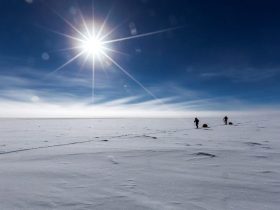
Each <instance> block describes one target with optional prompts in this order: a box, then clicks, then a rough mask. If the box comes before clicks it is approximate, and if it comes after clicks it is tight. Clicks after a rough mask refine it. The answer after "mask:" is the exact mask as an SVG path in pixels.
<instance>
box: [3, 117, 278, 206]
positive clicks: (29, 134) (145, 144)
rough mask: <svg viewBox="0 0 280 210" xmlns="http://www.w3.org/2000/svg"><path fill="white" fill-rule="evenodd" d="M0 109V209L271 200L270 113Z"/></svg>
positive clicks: (274, 147)
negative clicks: (31, 115) (38, 114)
mask: <svg viewBox="0 0 280 210" xmlns="http://www.w3.org/2000/svg"><path fill="white" fill-rule="evenodd" d="M230 120H232V121H233V122H234V125H233V126H224V125H223V124H222V120H221V118H204V119H203V118H202V119H201V123H205V122H206V123H208V124H209V125H210V128H209V129H194V125H193V119H190V118H189V119H1V120H0V209H36V210H37V209H97V210H99V209H104V210H109V209H120V210H140V209H148V210H149V209H157V210H164V209H184V210H186V209H195V210H200V209H201V210H204V209H208V210H219V209H221V210H228V209H232V210H237V209H238V210H242V209H253V210H257V209H260V210H264V209H265V210H270V209H273V210H278V209H279V206H280V161H279V160H280V139H279V136H280V135H279V130H280V125H279V121H280V120H279V119H278V117H277V116H275V117H273V118H269V117H268V116H267V117H265V116H255V117H253V116H250V117H249V118H248V117H247V118H245V117H238V118H237V117H236V118H233V119H230Z"/></svg>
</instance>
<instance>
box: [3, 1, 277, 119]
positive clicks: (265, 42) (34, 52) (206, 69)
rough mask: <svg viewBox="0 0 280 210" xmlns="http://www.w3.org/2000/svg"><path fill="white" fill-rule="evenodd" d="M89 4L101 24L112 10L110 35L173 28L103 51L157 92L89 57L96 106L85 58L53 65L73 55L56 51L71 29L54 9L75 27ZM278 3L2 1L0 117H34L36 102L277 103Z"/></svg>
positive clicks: (176, 107) (178, 107)
mask: <svg viewBox="0 0 280 210" xmlns="http://www.w3.org/2000/svg"><path fill="white" fill-rule="evenodd" d="M92 8H94V17H95V20H96V22H97V23H99V24H101V23H102V22H103V21H104V20H105V19H106V16H107V14H108V13H109V11H111V13H110V16H109V18H108V21H107V24H106V30H109V31H110V29H112V28H115V27H116V26H118V28H117V29H116V30H115V31H114V33H112V34H111V35H110V37H109V38H110V39H117V38H120V37H130V36H135V35H136V36H137V35H140V34H145V33H148V32H153V31H157V30H162V29H169V28H173V29H174V28H176V27H178V28H176V29H175V30H169V31H166V32H163V33H158V34H154V35H151V36H145V37H141V38H135V39H129V40H126V41H122V42H116V43H112V44H111V46H110V47H111V48H112V49H114V50H118V51H121V52H122V53H113V52H112V53H110V56H111V57H112V58H113V59H114V60H115V61H116V62H117V63H118V64H119V65H121V66H122V67H123V68H124V69H125V70H126V71H127V72H128V73H129V74H130V75H132V76H133V77H134V78H135V79H137V81H139V82H140V83H141V84H142V86H144V87H145V88H146V89H147V90H148V91H149V92H151V93H152V94H153V95H154V96H155V97H152V96H151V95H150V94H149V93H147V91H145V90H144V89H143V87H141V85H140V86H139V84H137V83H135V81H133V80H131V78H129V77H128V76H127V75H125V74H124V73H123V72H122V71H121V70H119V69H118V67H117V66H115V65H114V64H113V63H112V62H109V61H108V60H107V61H106V59H103V61H102V62H100V63H99V64H98V63H97V64H96V68H95V85H94V89H95V91H94V92H95V96H94V98H95V102H94V104H93V103H92V99H91V97H92V69H91V64H90V62H89V61H87V62H85V63H84V64H83V61H84V58H83V56H81V58H78V59H76V60H75V61H73V62H71V63H70V64H69V65H66V66H65V67H64V68H62V69H60V70H59V71H56V72H54V71H55V70H56V69H57V68H59V67H60V66H61V65H63V64H64V63H65V62H67V61H68V60H69V59H70V58H72V57H73V56H75V54H77V52H76V51H75V50H61V49H65V48H69V47H71V46H72V45H73V41H72V40H71V39H69V38H66V37H64V36H61V35H59V34H58V33H63V34H68V35H71V36H72V35H73V36H74V34H75V33H76V32H75V31H73V29H72V28H71V27H70V26H69V24H67V23H66V22H65V21H64V20H63V19H62V17H63V18H65V19H66V20H67V21H69V23H71V24H73V25H74V26H75V27H77V28H81V25H82V22H81V14H82V16H83V17H84V18H85V19H86V21H87V22H90V21H92V11H93V9H92ZM279 8H280V3H278V2H277V1H272V0H268V1H258V0H257V1H253V0H251V1H249V0H245V1H238V0H234V1H233V0H229V1H221V0H220V1H218V0H213V1H206V0H204V1H202V0H196V1H194V0H193V1H191V0H190V1H180V0H175V1H168V0H119V1H117V0H115V1H112V0H102V1H97V0H96V1H92V0H80V1H79V0H76V1H72V0H60V1H55V0H3V1H1V2H0V12H1V13H0V14H1V16H2V17H1V19H0V25H1V32H0V46H1V47H0V105H1V107H2V112H1V113H0V115H1V116H8V115H9V114H11V113H13V115H14V116H17V113H18V114H19V115H20V116H21V115H22V116H23V115H24V113H26V114H25V115H24V116H27V115H28V113H29V112H28V111H26V110H30V109H31V108H32V109H33V110H35V108H34V107H37V108H38V111H37V112H36V113H37V115H38V116H39V115H40V111H39V110H40V107H43V106H45V109H49V113H51V110H52V109H53V108H51V107H52V106H59V107H60V108H61V109H58V110H63V107H65V109H66V107H69V106H71V107H72V106H75V107H76V109H75V110H76V111H77V110H79V108H82V107H83V108H84V107H87V108H88V107H91V108H92V107H94V106H95V107H97V106H98V107H99V110H100V109H101V108H100V107H108V106H110V107H111V108H112V107H114V109H115V108H116V107H117V110H118V111H117V112H119V109H122V110H130V111H129V113H133V112H134V111H135V110H136V109H137V110H139V109H140V108H141V110H142V111H145V110H147V109H149V110H153V111H154V110H157V111H158V110H169V112H170V113H171V112H172V113H173V112H174V111H178V113H182V112H184V111H185V112H187V111H188V112H192V111H205V112H206V111H240V110H252V109H277V108H278V107H279V102H280V96H279V93H278V92H279V89H280V84H279V79H280V70H279V64H280V63H279V62H280V53H279V49H280V27H279V26H280V13H279V12H278V11H279ZM57 32H58V33H57ZM101 63H102V65H101ZM158 99H159V100H158ZM22 105H24V106H26V109H23V108H22V107H23V106H22ZM4 107H5V108H4ZM11 107H13V109H12V108H11ZM28 107H29V108H28ZM77 107H78V108H77ZM72 108H73V107H72ZM72 108H71V109H69V112H66V114H65V115H67V113H70V112H73V109H72ZM8 109H10V111H9V112H7V110H8ZM3 110H4V111H3ZM15 110H17V111H15ZM20 110H22V111H20ZM58 110H57V112H59V111H58ZM89 112H91V111H89ZM100 112H101V111H100ZM5 113H6V114H5ZM7 113H9V114H7ZM101 113H103V112H101ZM29 114H30V113H29ZM37 115H36V116H37ZM50 115H51V116H55V113H53V114H50ZM85 115H86V114H83V116H85ZM158 115H160V113H158ZM89 116H91V115H89Z"/></svg>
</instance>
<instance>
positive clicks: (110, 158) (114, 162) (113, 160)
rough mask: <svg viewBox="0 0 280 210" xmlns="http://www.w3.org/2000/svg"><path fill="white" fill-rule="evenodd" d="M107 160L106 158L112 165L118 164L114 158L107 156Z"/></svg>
mask: <svg viewBox="0 0 280 210" xmlns="http://www.w3.org/2000/svg"><path fill="white" fill-rule="evenodd" d="M107 158H108V159H109V160H110V161H111V162H112V163H113V164H119V162H118V161H117V160H116V159H115V157H114V156H112V155H109V156H108V157H107Z"/></svg>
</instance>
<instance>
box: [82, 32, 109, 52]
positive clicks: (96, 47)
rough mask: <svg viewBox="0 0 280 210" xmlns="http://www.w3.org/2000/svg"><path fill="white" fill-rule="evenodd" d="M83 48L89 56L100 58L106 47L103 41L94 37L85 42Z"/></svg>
mask: <svg viewBox="0 0 280 210" xmlns="http://www.w3.org/2000/svg"><path fill="white" fill-rule="evenodd" d="M81 48H82V50H83V51H84V52H86V53H87V54H88V55H92V56H98V55H100V54H102V53H103V51H104V45H103V43H102V41H101V40H99V39H97V38H96V37H94V36H92V37H90V38H88V39H86V40H85V41H83V43H82V45H81Z"/></svg>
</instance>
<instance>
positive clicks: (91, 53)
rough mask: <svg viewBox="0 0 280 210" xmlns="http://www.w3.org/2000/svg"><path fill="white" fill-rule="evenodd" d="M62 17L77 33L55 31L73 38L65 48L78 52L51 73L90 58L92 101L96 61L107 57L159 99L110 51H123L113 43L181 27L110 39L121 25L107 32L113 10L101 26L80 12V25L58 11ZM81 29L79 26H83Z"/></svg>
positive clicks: (148, 92)
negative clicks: (115, 58)
mask: <svg viewBox="0 0 280 210" xmlns="http://www.w3.org/2000/svg"><path fill="white" fill-rule="evenodd" d="M56 14H57V15H58V16H59V17H60V18H62V19H63V21H64V22H65V23H66V24H67V25H68V26H69V27H70V28H71V29H72V30H73V31H74V32H75V34H76V35H71V34H65V33H61V32H58V31H53V32H55V33H57V34H59V35H62V36H64V37H66V38H68V39H71V40H72V41H73V42H72V43H73V46H72V47H70V48H67V49H64V50H75V51H76V52H77V53H76V55H74V56H73V57H72V58H70V59H69V60H68V61H66V62H65V63H64V64H62V65H61V66H60V67H58V68H57V69H56V70H54V71H53V72H51V73H54V72H57V71H59V70H60V69H62V68H64V67H65V66H67V65H69V64H70V63H72V62H73V61H75V60H76V59H78V58H80V57H82V56H83V57H84V58H85V59H84V62H86V61H88V60H90V61H91V63H92V65H91V66H92V68H91V70H92V101H94V86H95V85H94V81H95V68H96V61H97V60H99V61H103V59H106V60H108V61H110V62H111V63H112V64H114V65H115V66H116V67H117V68H118V69H119V70H120V71H122V72H123V73H124V74H125V75H126V76H128V77H129V78H130V79H131V80H133V81H134V82H135V83H136V84H138V85H139V86H140V87H141V88H142V89H143V90H144V91H145V92H146V93H147V94H149V95H150V96H151V97H153V98H154V99H157V97H156V96H155V95H154V94H153V93H152V92H151V91H150V90H148V89H147V88H146V87H145V86H144V85H143V84H142V83H141V82H140V81H138V80H137V79H136V78H134V77H133V76H132V75H131V74H130V73H129V72H128V71H127V70H126V69H125V68H124V67H122V66H121V65H120V64H119V63H118V62H117V61H116V60H114V59H113V58H112V56H111V55H110V54H109V52H113V53H122V52H119V51H117V50H115V49H113V48H111V46H110V44H111V43H116V42H122V41H126V40H130V39H138V38H142V37H146V36H151V35H155V34H159V33H164V32H167V31H171V30H175V29H178V28H181V27H173V28H167V29H163V30H158V31H153V32H149V33H144V34H137V35H132V36H128V37H120V38H116V39H108V37H110V36H111V35H113V33H114V32H115V31H116V30H117V29H118V28H119V26H120V25H118V26H116V27H114V28H113V29H112V30H110V31H109V32H106V31H105V30H104V29H105V28H106V24H107V21H108V19H109V16H110V14H111V12H109V13H108V15H107V16H106V18H105V20H104V22H103V23H102V24H101V26H100V27H97V24H96V21H95V19H94V17H92V18H91V20H90V21H85V18H84V16H83V15H82V14H81V13H80V17H81V24H80V27H76V26H74V24H72V23H71V22H70V21H69V20H67V19H65V18H64V17H62V16H61V15H60V14H58V13H56ZM81 26H82V28H83V29H82V30H80V29H79V28H81Z"/></svg>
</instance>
